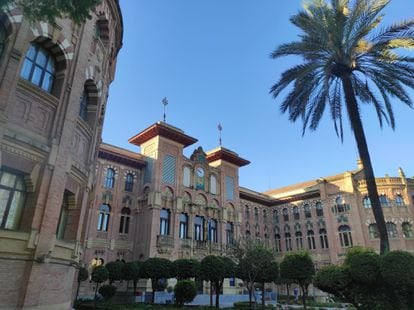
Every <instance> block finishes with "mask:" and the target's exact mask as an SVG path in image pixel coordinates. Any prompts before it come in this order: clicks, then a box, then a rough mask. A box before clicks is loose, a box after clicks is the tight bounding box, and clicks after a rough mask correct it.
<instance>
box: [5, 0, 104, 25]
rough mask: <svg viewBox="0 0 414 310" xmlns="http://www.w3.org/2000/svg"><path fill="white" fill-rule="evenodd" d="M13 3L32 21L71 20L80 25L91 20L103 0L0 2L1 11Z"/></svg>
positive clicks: (17, 0) (8, 0)
mask: <svg viewBox="0 0 414 310" xmlns="http://www.w3.org/2000/svg"><path fill="white" fill-rule="evenodd" d="M13 2H16V3H17V5H18V6H20V7H21V8H22V9H23V14H24V15H25V17H26V18H27V19H29V20H30V21H36V20H42V21H48V22H50V23H53V22H54V21H55V19H56V18H70V19H72V20H73V21H74V22H75V23H77V24H80V23H82V22H84V21H85V20H86V19H89V18H91V16H90V12H91V10H93V9H94V8H95V7H96V6H97V5H98V4H99V3H100V2H101V0H36V1H33V0H0V9H1V10H5V9H6V8H7V7H8V6H9V5H10V4H11V3H13Z"/></svg>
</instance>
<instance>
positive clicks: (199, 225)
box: [194, 215, 204, 241]
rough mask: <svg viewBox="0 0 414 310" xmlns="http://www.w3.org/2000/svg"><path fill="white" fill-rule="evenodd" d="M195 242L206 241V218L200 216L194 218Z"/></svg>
mask: <svg viewBox="0 0 414 310" xmlns="http://www.w3.org/2000/svg"><path fill="white" fill-rule="evenodd" d="M194 240H199V241H203V240H204V217H202V216H198V215H197V216H195V218H194Z"/></svg>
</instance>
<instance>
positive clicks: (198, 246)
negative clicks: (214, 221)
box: [194, 240, 207, 250]
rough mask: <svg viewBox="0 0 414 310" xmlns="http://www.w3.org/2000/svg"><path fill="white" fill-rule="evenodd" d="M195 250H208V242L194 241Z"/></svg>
mask: <svg viewBox="0 0 414 310" xmlns="http://www.w3.org/2000/svg"><path fill="white" fill-rule="evenodd" d="M194 250H207V241H204V240H194Z"/></svg>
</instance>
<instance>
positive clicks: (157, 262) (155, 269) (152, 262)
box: [141, 257, 172, 303]
mask: <svg viewBox="0 0 414 310" xmlns="http://www.w3.org/2000/svg"><path fill="white" fill-rule="evenodd" d="M171 273H172V263H171V261H169V260H168V259H166V258H159V257H152V258H148V259H147V260H146V261H145V262H144V263H143V264H142V267H141V277H143V278H144V279H151V287H152V298H151V302H152V303H154V301H155V291H156V290H157V284H158V281H159V280H161V279H168V278H170V277H171Z"/></svg>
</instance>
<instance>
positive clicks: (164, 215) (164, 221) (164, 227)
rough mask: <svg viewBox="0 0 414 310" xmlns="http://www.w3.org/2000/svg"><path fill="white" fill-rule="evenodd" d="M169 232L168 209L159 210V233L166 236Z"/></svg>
mask: <svg viewBox="0 0 414 310" xmlns="http://www.w3.org/2000/svg"><path fill="white" fill-rule="evenodd" d="M169 234H170V210H169V209H161V210H160V235H161V236H167V235H169Z"/></svg>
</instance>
